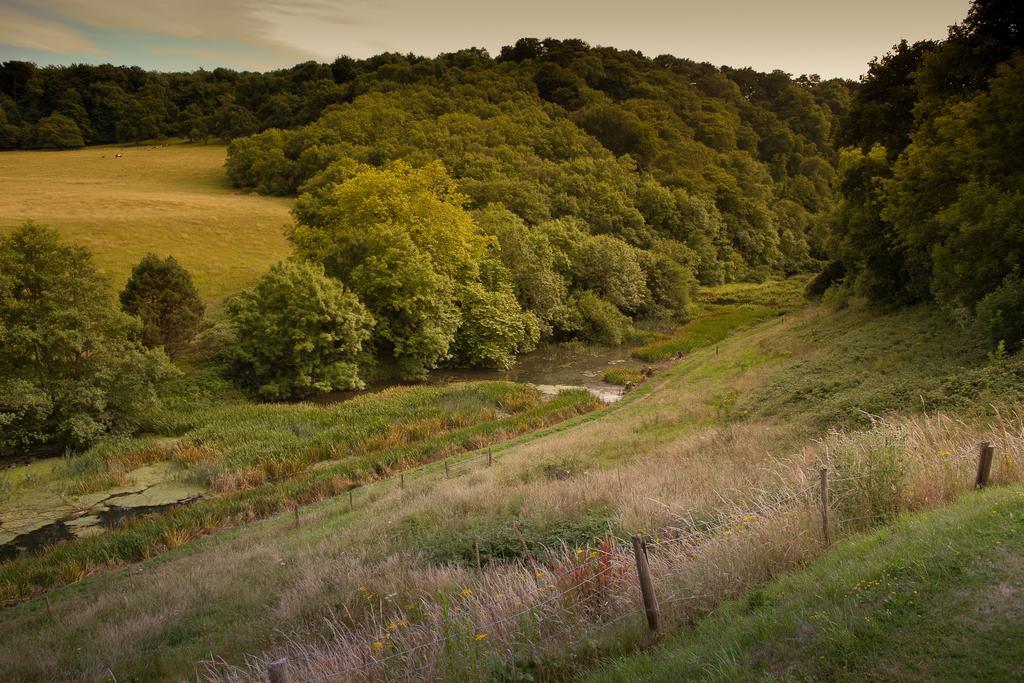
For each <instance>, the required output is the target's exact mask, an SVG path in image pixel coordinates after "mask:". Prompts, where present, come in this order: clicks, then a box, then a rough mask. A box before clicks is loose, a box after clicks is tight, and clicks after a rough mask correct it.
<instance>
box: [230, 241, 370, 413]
mask: <svg viewBox="0 0 1024 683" xmlns="http://www.w3.org/2000/svg"><path fill="white" fill-rule="evenodd" d="M228 315H229V316H230V318H231V323H232V325H233V326H234V329H235V334H236V337H237V346H236V350H235V367H236V371H237V373H238V376H239V379H240V380H241V381H242V383H243V384H244V385H245V386H247V387H249V388H252V389H254V390H255V391H256V392H257V393H258V394H259V395H260V396H261V397H263V398H267V399H282V398H293V397H301V396H308V395H310V394H314V393H318V392H328V391H334V390H337V389H357V388H361V387H362V386H363V382H362V381H361V380H360V378H359V364H358V359H359V357H360V354H361V352H362V349H363V343H364V342H366V341H367V340H368V339H369V337H370V329H371V328H372V327H373V319H372V318H371V317H370V315H369V314H368V313H367V312H366V309H365V308H364V307H363V305H362V304H361V303H360V302H359V299H357V298H356V296H355V295H354V294H352V293H351V292H349V291H347V290H346V289H345V288H344V287H343V286H342V285H341V283H339V282H338V281H337V280H334V279H332V278H328V277H327V276H326V275H324V272H323V269H322V268H321V267H319V266H316V265H313V264H309V263H304V262H299V261H286V262H284V263H279V264H277V265H275V266H272V267H271V268H270V271H269V272H267V274H265V275H264V276H263V278H262V279H261V280H260V281H259V283H257V285H256V287H255V288H254V289H253V290H252V291H250V292H246V293H244V294H242V295H240V296H238V297H236V298H234V299H232V300H230V301H229V302H228Z"/></svg>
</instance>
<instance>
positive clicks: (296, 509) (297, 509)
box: [294, 503, 299, 529]
mask: <svg viewBox="0 0 1024 683" xmlns="http://www.w3.org/2000/svg"><path fill="white" fill-rule="evenodd" d="M294 510H295V528H296V529H298V528H299V504H298V503H295V508H294Z"/></svg>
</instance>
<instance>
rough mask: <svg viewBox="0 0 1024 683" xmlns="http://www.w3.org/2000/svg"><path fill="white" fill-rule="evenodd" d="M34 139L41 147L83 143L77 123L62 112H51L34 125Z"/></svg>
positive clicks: (47, 147) (68, 145) (62, 147)
mask: <svg viewBox="0 0 1024 683" xmlns="http://www.w3.org/2000/svg"><path fill="white" fill-rule="evenodd" d="M36 141H37V142H38V144H39V146H40V147H42V148H43V149H68V148H70V147H82V146H84V145H85V140H84V139H83V138H82V131H81V130H79V128H78V124H77V123H75V122H74V120H73V119H71V118H69V117H67V116H64V115H63V114H52V115H51V116H47V117H46V118H45V119H43V120H41V121H40V122H39V125H38V126H37V127H36Z"/></svg>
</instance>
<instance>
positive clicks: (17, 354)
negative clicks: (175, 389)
mask: <svg viewBox="0 0 1024 683" xmlns="http://www.w3.org/2000/svg"><path fill="white" fill-rule="evenodd" d="M140 327H141V326H140V324H139V322H138V320H136V319H135V318H133V317H131V316H129V315H128V314H126V313H123V312H121V311H120V310H118V309H117V308H116V307H115V305H114V302H113V301H112V298H111V294H110V290H109V287H108V285H107V283H106V281H105V280H104V279H103V277H102V276H101V275H100V274H99V273H98V272H97V270H96V268H95V266H94V265H93V263H92V259H91V257H90V255H89V253H88V251H86V250H85V249H83V248H81V247H75V246H70V245H66V244H63V243H61V242H60V240H59V238H58V237H57V234H56V233H55V232H54V231H52V230H49V229H46V228H43V227H40V226H37V225H34V224H32V223H26V224H24V225H23V226H22V227H20V228H18V229H17V230H15V231H14V232H13V233H12V234H10V235H7V236H4V237H0V406H2V412H0V425H2V427H3V431H2V437H0V454H5V455H6V454H10V453H22V452H24V449H27V448H32V447H36V446H46V447H48V448H65V447H69V448H82V447H85V446H88V445H89V444H91V443H92V442H94V441H95V440H96V439H98V438H99V437H100V436H102V435H103V434H105V433H108V432H111V431H115V432H126V431H133V430H135V429H137V428H139V427H141V426H143V425H144V424H146V422H147V419H148V418H149V416H150V415H151V413H152V412H153V410H154V409H155V408H156V407H157V399H156V393H155V388H154V387H155V384H156V382H157V381H159V380H160V379H162V378H163V377H166V376H167V375H169V374H170V372H171V369H170V366H169V364H168V362H167V360H166V356H164V354H163V353H162V352H154V351H147V350H146V349H144V348H143V347H142V346H141V345H140V344H139V342H138V341H137V338H138V335H139V332H140Z"/></svg>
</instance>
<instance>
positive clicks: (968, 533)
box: [589, 486, 1024, 683]
mask: <svg viewBox="0 0 1024 683" xmlns="http://www.w3.org/2000/svg"><path fill="white" fill-rule="evenodd" d="M1022 595H1024V487H1021V486H1014V487H1008V488H1003V489H998V490H991V491H988V492H986V493H979V494H970V495H967V496H965V497H964V498H963V499H962V500H961V501H960V502H958V503H957V504H956V505H954V506H952V507H950V508H948V509H942V510H936V511H932V512H928V513H923V514H920V515H917V516H911V517H907V518H904V519H901V520H899V521H898V522H897V523H896V524H894V525H893V526H891V527H888V528H884V529H882V530H879V531H875V532H872V533H868V534H864V535H861V536H856V537H853V538H850V539H849V540H848V541H846V542H844V543H841V544H840V545H839V546H838V547H837V548H836V549H835V550H834V551H833V552H832V553H830V554H829V556H828V557H827V558H825V559H823V560H821V561H819V562H816V563H814V564H813V565H811V566H810V567H808V568H807V569H805V570H803V571H799V572H796V573H793V574H790V575H787V576H785V577H784V578H782V579H780V580H778V581H775V582H773V583H772V584H770V585H768V586H767V587H765V588H764V589H762V590H757V591H755V592H752V593H750V594H749V595H747V596H745V597H744V598H743V599H741V600H737V601H734V602H732V603H730V604H728V605H725V606H723V607H722V608H720V609H718V610H717V611H716V612H715V613H714V614H713V615H712V616H710V617H709V618H707V619H705V620H703V621H702V622H701V623H700V624H699V625H698V626H697V627H696V628H694V629H684V630H683V631H682V632H681V633H680V634H679V635H678V636H676V637H674V638H671V639H669V640H668V641H667V642H665V643H664V644H662V645H661V646H659V647H658V648H657V649H655V650H653V651H651V652H646V653H643V654H639V655H634V656H630V657H626V658H623V659H621V660H616V661H612V662H608V663H606V664H605V665H604V666H602V667H601V668H600V669H599V670H598V671H597V672H595V673H594V674H593V675H592V676H591V677H590V678H589V680H590V681H593V682H595V683H596V682H598V681H601V682H605V681H623V682H625V681H639V680H643V681H680V680H686V681H779V680H794V681H804V680H817V681H822V680H828V681H883V680H884V681H911V680H914V681H1009V680H1020V678H1021V677H1022V676H1024V665H1022V662H1021V656H1020V643H1021V641H1022V639H1024V603H1022V601H1021V596H1022Z"/></svg>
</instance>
